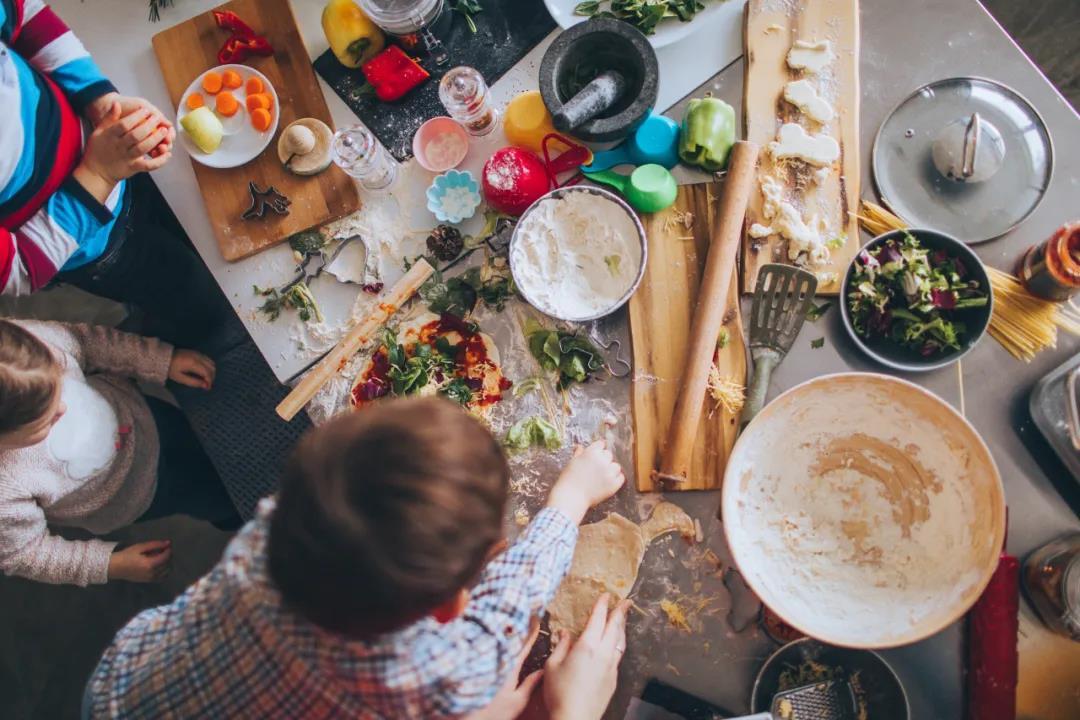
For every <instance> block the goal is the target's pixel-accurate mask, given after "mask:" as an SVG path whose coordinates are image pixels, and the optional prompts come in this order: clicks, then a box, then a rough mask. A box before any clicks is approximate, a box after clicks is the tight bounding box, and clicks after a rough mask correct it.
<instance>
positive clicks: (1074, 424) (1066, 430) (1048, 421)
mask: <svg viewBox="0 0 1080 720" xmlns="http://www.w3.org/2000/svg"><path fill="white" fill-rule="evenodd" d="M1078 389H1080V354H1077V355H1074V356H1073V357H1072V358H1071V359H1070V360H1069V361H1068V362H1066V363H1065V364H1064V365H1062V366H1060V367H1059V368H1057V369H1056V370H1054V371H1053V372H1051V373H1050V374H1049V375H1047V376H1046V377H1044V378H1043V379H1042V380H1040V381H1039V382H1038V383H1036V384H1035V388H1034V389H1033V390H1032V391H1031V397H1030V399H1029V400H1028V407H1029V409H1030V410H1031V417H1032V419H1033V420H1034V421H1035V425H1036V427H1038V428H1039V430H1040V431H1041V432H1042V434H1043V436H1044V437H1046V440H1047V442H1049V443H1050V446H1051V447H1052V448H1054V452H1055V453H1057V456H1058V457H1059V458H1061V462H1063V463H1064V464H1065V467H1067V468H1068V469H1069V472H1070V473H1072V476H1073V479H1074V480H1077V481H1078V482H1080V404H1078V403H1080V397H1078V394H1077V391H1078Z"/></svg>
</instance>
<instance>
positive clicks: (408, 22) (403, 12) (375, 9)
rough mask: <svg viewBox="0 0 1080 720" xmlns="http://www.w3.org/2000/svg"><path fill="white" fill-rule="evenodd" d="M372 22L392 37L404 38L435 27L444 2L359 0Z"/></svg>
mask: <svg viewBox="0 0 1080 720" xmlns="http://www.w3.org/2000/svg"><path fill="white" fill-rule="evenodd" d="M359 2H360V7H361V9H363V11H364V14H366V15H367V16H368V17H369V18H371V21H372V22H374V23H375V24H376V25H378V26H379V27H381V28H382V29H383V30H385V31H386V32H388V33H390V34H391V35H397V36H398V37H403V36H405V35H413V34H415V33H418V32H420V31H421V30H423V29H424V28H426V27H428V26H430V25H433V24H434V23H435V21H436V20H437V19H438V18H439V15H440V14H442V11H443V2H444V0H359Z"/></svg>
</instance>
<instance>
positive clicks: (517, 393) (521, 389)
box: [511, 377, 544, 398]
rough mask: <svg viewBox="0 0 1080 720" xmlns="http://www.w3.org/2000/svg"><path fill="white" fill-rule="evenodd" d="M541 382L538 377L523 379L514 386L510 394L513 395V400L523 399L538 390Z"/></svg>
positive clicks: (541, 379)
mask: <svg viewBox="0 0 1080 720" xmlns="http://www.w3.org/2000/svg"><path fill="white" fill-rule="evenodd" d="M543 382H544V380H543V378H539V377H531V378H525V379H524V380H522V381H520V382H518V383H516V384H515V385H514V389H513V390H512V391H511V393H512V394H513V396H514V398H520V397H524V396H525V395H528V394H529V393H531V392H535V391H537V390H539V389H540V387H541V383H543Z"/></svg>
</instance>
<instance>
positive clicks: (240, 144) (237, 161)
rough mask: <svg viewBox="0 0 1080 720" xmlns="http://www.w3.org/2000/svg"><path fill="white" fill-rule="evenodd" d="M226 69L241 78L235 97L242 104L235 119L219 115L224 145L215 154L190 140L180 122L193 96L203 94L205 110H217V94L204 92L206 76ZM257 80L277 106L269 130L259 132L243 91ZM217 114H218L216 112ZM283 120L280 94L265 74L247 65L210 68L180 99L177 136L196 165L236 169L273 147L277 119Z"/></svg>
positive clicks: (192, 82)
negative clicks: (238, 74) (253, 123)
mask: <svg viewBox="0 0 1080 720" xmlns="http://www.w3.org/2000/svg"><path fill="white" fill-rule="evenodd" d="M226 70H235V71H236V72H238V73H240V77H241V78H242V79H243V83H244V84H243V85H241V86H240V87H239V88H237V89H236V90H233V91H232V92H233V94H234V95H236V99H237V101H239V103H240V109H239V110H238V111H237V113H236V114H235V115H233V116H232V117H223V116H221V115H218V119H219V120H221V124H222V125H223V126H224V127H225V137H224V138H222V140H221V145H220V146H219V147H218V149H217V150H215V151H214V152H212V153H204V152H203V151H202V150H200V149H199V148H198V147H196V146H195V143H194V142H193V141H192V139H191V137H189V136H188V134H187V133H186V132H184V130H183V128H181V127H180V120H181V118H183V117H184V116H185V115H187V114H188V112H190V111H189V110H188V107H187V101H188V97H189V96H190V95H191V94H192V93H200V94H201V95H202V96H203V100H205V101H206V107H208V108H210V109H211V110H213V109H214V97H215V96H214V95H210V94H209V93H207V92H205V91H204V90H203V89H202V80H203V76H204V75H206V73H208V72H211V71H213V72H216V73H223V72H225V71H226ZM250 77H257V78H259V79H260V80H262V82H263V87H264V88H265V90H264V92H268V93H270V97H272V98H273V99H274V107H273V109H272V111H271V115H272V116H273V120H272V121H271V124H270V128H269V129H267V130H265V131H263V132H259V131H258V130H256V129H255V128H254V127H252V125H251V115H250V113H248V110H247V104H246V102H245V101H246V99H247V92H246V90H245V89H244V88H245V86H246V85H247V81H248V78H250ZM214 114H215V115H217V113H216V112H215V113H214ZM280 117H281V102H280V101H279V100H278V95H277V91H276V90H274V86H273V85H272V84H271V82H270V81H269V80H268V79H267V77H266V76H265V75H263V74H262V73H261V72H259V71H258V70H256V69H255V68H251V67H248V66H247V65H218V66H217V67H213V68H210V70H207V71H206V72H203V73H200V74H199V76H198V77H197V78H195V79H194V80H192V81H191V84H190V85H188V88H187V90H185V91H184V94H183V95H182V96H181V97H180V105H179V107H177V109H176V133H177V135H179V136H180V143H181V144H182V145H183V146H184V149H185V150H187V151H188V154H189V155H191V159H192V160H194V161H195V162H198V163H202V164H203V165H206V166H207V167H212V168H234V167H240V166H241V165H243V164H245V163H248V162H251V161H252V160H254V159H255V158H256V157H258V156H259V154H260V153H262V151H263V150H265V149H266V146H267V145H269V144H270V141H271V140H273V139H274V135H275V134H276V133H277V129H278V120H279V119H280Z"/></svg>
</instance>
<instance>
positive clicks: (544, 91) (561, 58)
mask: <svg viewBox="0 0 1080 720" xmlns="http://www.w3.org/2000/svg"><path fill="white" fill-rule="evenodd" d="M590 69H594V70H597V71H601V72H602V71H604V70H617V71H618V72H620V73H622V74H623V76H624V77H626V79H627V82H628V85H629V88H628V90H627V91H626V92H625V93H624V95H623V97H622V98H620V99H619V101H618V102H617V103H616V104H615V105H614V106H613V107H611V108H610V109H608V110H607V111H606V112H605V113H603V114H602V115H601V116H600V117H596V118H593V119H592V120H589V121H588V122H586V123H584V124H582V125H579V126H578V127H576V128H574V129H573V130H572V131H571V134H572V135H574V137H577V138H580V139H582V140H586V141H589V142H610V141H614V140H621V139H622V138H624V137H626V136H627V135H629V134H630V133H631V132H632V131H633V130H634V128H636V127H637V126H638V125H639V124H640V123H641V122H642V121H643V120H644V119H645V117H646V115H648V113H649V111H650V110H651V109H652V108H653V106H654V105H655V104H656V94H657V92H658V90H659V79H660V69H659V65H658V64H657V61H656V51H655V50H653V47H652V45H650V44H649V40H648V38H646V37H645V36H644V35H642V34H641V32H640V31H638V30H637V29H636V28H634V27H632V26H631V25H628V24H627V23H624V22H622V21H621V20H613V19H611V18H593V19H592V20H587V21H586V22H582V23H578V24H577V25H575V26H573V27H572V28H570V29H569V30H566V31H564V32H563V33H562V34H561V35H559V36H558V37H557V38H555V41H554V42H552V43H551V45H550V46H548V49H547V52H545V53H544V59H543V60H542V61H541V62H540V77H539V81H540V94H541V96H542V97H543V98H544V105H546V106H547V109H548V112H550V113H551V114H552V115H554V114H556V113H557V112H558V111H559V110H560V109H561V108H562V106H563V103H565V102H566V101H567V100H569V99H570V98H572V97H573V96H574V95H575V94H576V93H577V91H578V90H580V89H581V87H582V86H583V85H584V84H585V83H587V82H588V81H589V80H590V79H592V78H591V77H589V72H588V71H589V70H590ZM593 74H595V73H593Z"/></svg>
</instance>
